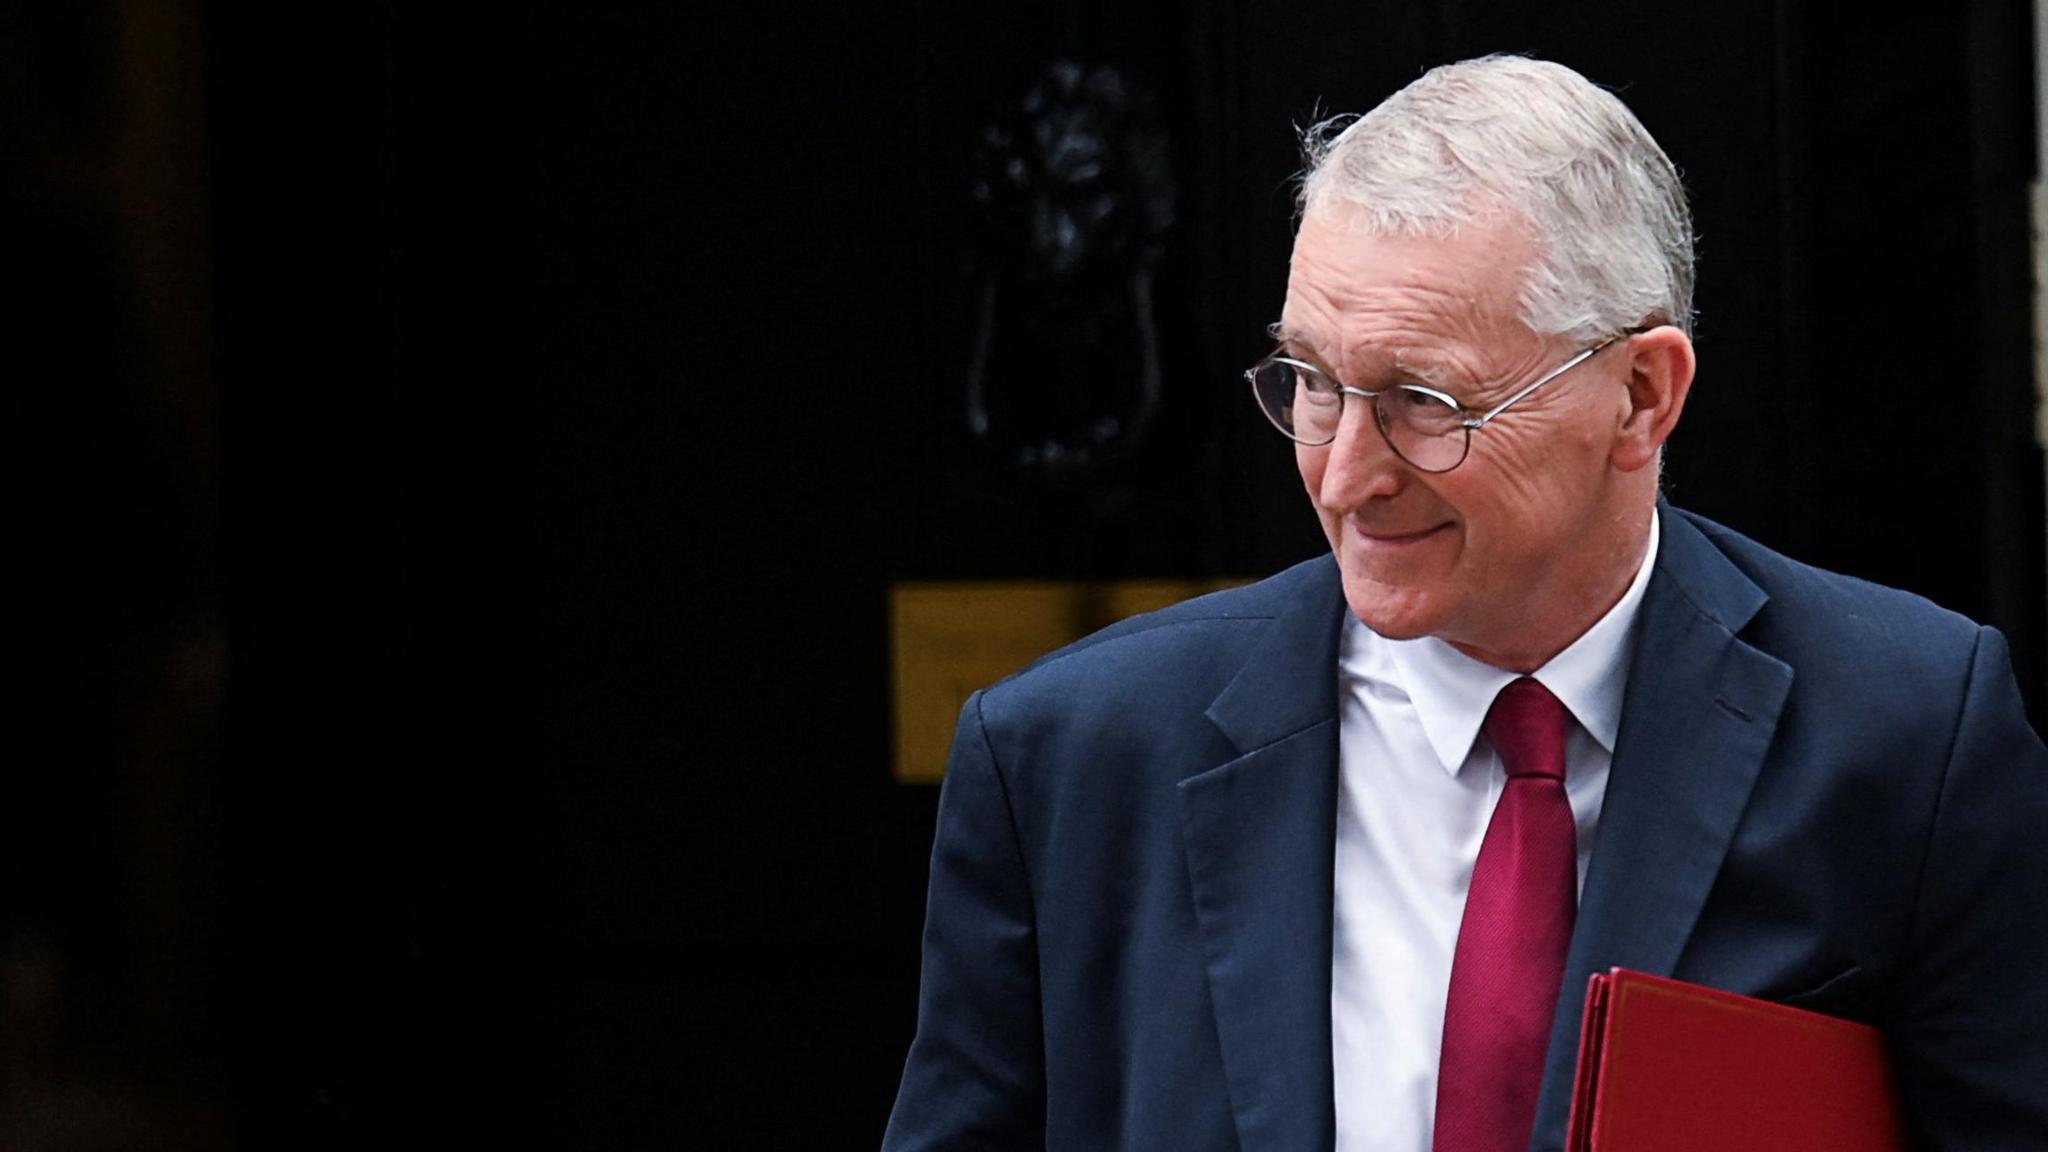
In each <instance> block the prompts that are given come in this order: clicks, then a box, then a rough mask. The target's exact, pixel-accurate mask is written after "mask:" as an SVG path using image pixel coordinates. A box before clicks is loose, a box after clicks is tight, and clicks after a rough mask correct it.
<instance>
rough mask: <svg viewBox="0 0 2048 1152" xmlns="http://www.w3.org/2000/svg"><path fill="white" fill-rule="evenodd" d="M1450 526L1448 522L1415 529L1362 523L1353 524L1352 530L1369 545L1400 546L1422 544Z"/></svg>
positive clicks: (1374, 546) (1375, 546)
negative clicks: (1365, 525) (1367, 525)
mask: <svg viewBox="0 0 2048 1152" xmlns="http://www.w3.org/2000/svg"><path fill="white" fill-rule="evenodd" d="M1450 527H1451V525H1450V524H1449V523H1448V522H1446V523H1442V524H1431V525H1429V526H1427V527H1423V528H1413V529H1403V528H1392V527H1379V526H1374V527H1371V528H1367V527H1364V526H1362V525H1353V526H1352V529H1351V531H1352V534H1353V535H1354V536H1356V537H1357V538H1358V540H1359V542H1360V543H1362V544H1364V545H1366V546H1367V547H1372V548H1400V547H1405V546H1407V545H1411V544H1420V543H1422V542H1423V541H1425V540H1429V539H1432V538H1434V537H1435V536H1436V535H1437V534H1438V533H1440V532H1447V531H1449V530H1450Z"/></svg>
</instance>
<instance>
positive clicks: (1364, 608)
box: [1344, 581, 1438, 640]
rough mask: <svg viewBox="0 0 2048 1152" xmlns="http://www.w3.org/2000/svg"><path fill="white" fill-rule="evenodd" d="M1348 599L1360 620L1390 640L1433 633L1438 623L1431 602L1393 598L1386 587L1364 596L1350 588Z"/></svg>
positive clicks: (1346, 594)
mask: <svg viewBox="0 0 2048 1152" xmlns="http://www.w3.org/2000/svg"><path fill="white" fill-rule="evenodd" d="M1348 583H1349V582H1348V581H1347V584H1348ZM1344 601H1345V603H1346V604H1347V605H1349V606H1350V608H1351V614H1352V615H1353V616H1356V617H1358V622H1359V623H1361V624H1363V625H1365V626H1366V627H1367V628H1370V629H1372V630H1373V631H1374V632H1376V633H1378V634H1379V635H1381V636H1384V637H1386V638H1387V639H1389V640H1416V639H1420V638H1421V637H1424V636H1428V635H1431V634H1432V633H1433V632H1434V631H1435V630H1436V626H1437V623H1438V621H1437V618H1436V617H1437V613H1436V612H1434V611H1433V610H1432V606H1431V605H1428V604H1424V603H1418V602H1416V601H1415V600H1413V599H1410V598H1407V597H1389V596H1388V595H1387V594H1386V592H1385V590H1383V589H1374V590H1373V591H1372V592H1371V593H1370V594H1367V595H1361V594H1358V593H1354V592H1353V591H1352V590H1351V589H1350V588H1349V587H1347V588H1346V589H1345V591H1344Z"/></svg>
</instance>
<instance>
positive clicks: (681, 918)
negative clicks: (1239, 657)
mask: <svg viewBox="0 0 2048 1152" xmlns="http://www.w3.org/2000/svg"><path fill="white" fill-rule="evenodd" d="M2030 17H2031V13H2030V11H2029V10H2028V8H2027V6H2026V5H2024V4H2021V3H1988V2H1979V3H1966V4H1959V5H1933V4H1928V5H1922V6H1917V7H1901V8H1897V9H1892V8H1888V7H1882V6H1878V7H1873V6H1868V5H1857V6H1845V7H1841V8H1839V9H1837V8H1835V7H1833V6H1830V5H1826V4H1820V3H1815V2H1796V0H1783V2H1779V3H1763V2H1753V3H1744V2H1733V3H1725V4H1719V5H1713V6H1693V5H1686V6H1679V5H1665V6H1656V5H1652V6H1644V5H1640V4H1624V3H1619V2H1604V3H1585V4H1576V5H1552V6H1546V7H1542V8H1533V7H1532V8H1529V9H1528V10H1526V11H1517V10H1514V9H1510V8H1509V7H1508V6H1506V5H1501V6H1498V9H1497V8H1496V6H1494V5H1483V4H1463V3H1445V4H1428V3H1386V4H1378V5H1359V4H1336V3H1328V2H1307V0H1290V2H1285V3H1267V4H1257V5H1254V4H1251V3H1249V2H1246V0H1238V2H1223V0H1181V2H1167V0H1156V2H1150V3H1147V2H1144V0H1123V2H1119V3H1113V4H1094V5H1084V4H1078V3H1073V4H1065V5H1061V4H1052V5H1023V4H1005V3H997V4H987V5H953V4H940V3H930V2H923V3H881V4H869V5H857V6H849V7H845V8H840V9H834V8H828V7H826V6H823V5H817V4H778V3H773V2H762V3H753V4H749V5H746V6H744V7H735V8H733V9H730V10H725V11H709V12H707V11H704V10H698V9H690V8H688V7H687V6H684V5H656V4H610V5H589V6H567V5H562V6H548V5H538V6H532V7H528V8H504V9H489V10H484V11H481V12H479V13H477V14H467V13H453V12H448V11H445V10H434V9H431V8H429V7H427V6H420V5H401V4H396V3H355V4H319V5H274V4H259V3H253V2H247V0H244V2H234V0H218V2H215V3H211V4H205V5H201V4H199V3H197V2H196V0H163V2H160V3H140V2H117V0H95V2H88V3H66V4H55V3H51V4H41V5H29V6H27V7H19V6H10V7H8V8H7V9H5V10H4V11H0V209H4V211H0V239H4V249H0V293H4V296H0V300H4V307H5V311H4V313H0V315H4V317H5V328H4V333H5V337H6V339H5V344H4V349H5V351H4V352H0V357H4V361H0V362H4V363H5V364H6V369H7V370H6V376H5V379H6V385H7V386H6V388H5V395H6V396H7V399H8V408H7V418H6V420H5V421H4V422H0V435H4V437H5V440H4V451H0V463H4V466H5V467H6V469H7V480H8V484H7V486H6V498H5V501H4V505H0V506H4V508H5V514H6V521H5V529H6V534H7V535H6V539H7V543H8V545H9V549H8V553H7V555H8V557H9V559H10V560H11V563H10V564H9V565H8V567H9V569H10V572H11V575H12V577H13V579H12V580H10V581H9V582H8V584H9V586H11V587H13V588H14V591H13V592H12V593H10V594H9V595H10V597H11V599H12V601H13V607H14V611H13V612H12V613H10V615H9V621H8V626H7V627H6V628H5V629H4V630H0V635H4V636H5V637H6V638H7V640H8V641H9V645H8V646H9V651H10V656H11V659H10V660H9V661H8V662H7V665H6V669H7V670H6V672H5V673H4V675H5V678H6V679H5V688H4V696H0V698H4V707H5V712H4V714H0V724H4V728H0V731H4V732H5V733H6V737H5V740H4V742H0V769H4V771H0V1148H168V1149H216V1148H229V1147H237V1148H257V1149H269V1148H293V1149H299V1148H393V1147H413V1146H420V1147H428V1146H447V1145H456V1146H463V1145H471V1144H481V1143H482V1142H484V1141H486V1140H489V1141H495V1142H500V1143H503V1144H506V1145H509V1146H517V1147H523V1146H544V1147H559V1148H576V1149H584V1148H589V1149H630V1148H665V1147H673V1146H676V1145H678V1144H688V1143H693V1142H700V1141H703V1140H705V1139H706V1138H710V1139H711V1140H712V1141H713V1143H715V1144H720V1145H724V1146H737V1147H797V1146H802V1147H838V1146H856V1147H858V1146H872V1145H873V1144H874V1143H875V1142H876V1141H877V1140H878V1139H879V1137H880V1133H881V1128H882V1125H883V1122H884V1120H885V1118H886V1115H887V1110H888V1106H889V1101H890V1096H891V1093H892V1090H893V1087H894V1081H895V1077H896V1075H897V1072H898V1070H899V1068H900V1064H901V1059H902V1055H903V1050H904V1047H905V1045H906V1044H907V1042H908V1040H909V1036H910V1032H911V1029H912V1026H913V1013H914V1005H915V991H916V975H917V936H918V928H919V920H920V916H921V906H922V899H923V885H924V867H925V857H926V853H927V852H928V849H929V844H930V834H931V827H932V819H933V813H934V805H935V802H936V791H935V790H934V789H931V788H928V787H921V786H907V785H899V784H896V783H894V782H893V781H892V780H891V778H890V772H889V749H890V730H889V723H890V722H889V715H890V703H891V697H890V686H889V667H888V649H887V639H888V619H887V592H888V588H889V586H890V585H891V583H892V582H896V581H902V580H913V579H916V580H932V579H948V578H1022V577H1046V578H1114V577H1126V576H1168V577H1186V578H1205V577H1215V576H1246V575H1256V574H1260V573H1264V572H1268V571H1271V570H1273V569H1276V568H1278V567H1280V566H1282V565H1284V564H1287V563H1289V562H1292V561H1294V560H1297V559H1300V558H1303V557H1306V556H1308V555H1311V554H1313V553H1314V552H1315V551H1317V550H1318V548H1319V547H1320V537H1319V535H1318V533H1317V530H1316V527H1315V523H1314V520H1313V518H1312V517H1311V516H1310V515H1309V514H1308V510H1307V509H1306V507H1304V501H1303V499H1302V497H1301V496H1300V494H1299V488H1298V483H1299V481H1298V480H1297V479H1296V478H1295V476H1294V474H1293V471H1292V467H1291V457H1290V455H1289V453H1288V452H1287V451H1286V450H1285V447H1284V445H1283V444H1282V443H1281V442H1280V441H1279V440H1278V438H1277V437H1275V436H1273V434H1272V433H1271V432H1270V431H1269V430H1268V429H1267V428H1265V427H1264V426H1263V424H1262V423H1261V422H1260V420H1259V418H1258V416H1257V415H1256V413H1255V412H1254V411H1253V410H1252V408H1251V406H1250V404H1249V403H1248V401H1247V399H1246V398H1245V397H1243V396H1242V395H1241V394H1240V392H1241V387H1242V386H1241V383H1240V382H1239V380H1238V377H1237V372H1238V371H1239V370H1240V369H1241V368H1242V367H1243V365H1244V364H1246V363H1248V362H1249V361H1250V360H1252V359H1254V358H1255V357H1256V356H1257V355H1258V354H1259V353H1260V352H1261V351H1263V348H1262V344H1263V339H1264V338H1263V336H1262V333H1261V329H1262V326H1263V325H1264V324H1265V323H1266V322H1267V321H1269V320H1270V319H1272V318H1273V314H1274V312H1275V311H1276V309H1277V305H1278V302H1279V299H1280V291H1281V287H1282V284H1283V283H1284V278H1285V262H1286V255H1287V249H1288V242H1289V233H1290V226H1291V222H1290V213H1291V187H1290V185H1289V183H1288V178H1289V177H1290V175H1291V174H1292V173H1293V171H1294V167H1295V155H1294V144H1293V138H1292V129H1293V126H1295V125H1297V124H1300V123H1304V122H1306V121H1308V120H1310V119H1312V118H1313V117H1314V116H1315V115H1316V114H1317V109H1321V110H1323V111H1326V112H1327V111H1343V110H1356V111H1362V110H1364V109H1366V108H1369V107H1370V106H1372V105H1373V104H1374V103H1376V102H1377V101H1378V100H1380V99H1381V98H1383V97H1384V96H1385V95H1387V94H1388V93H1390V92H1392V91H1393V90H1394V89H1396V88H1398V87H1399V86H1400V85H1401V84H1403V83H1405V82H1406V81H1407V80H1408V79H1411V78H1412V77H1413V76H1414V75H1416V74H1417V73H1418V72H1419V70H1420V69H1422V68H1423V67H1425V66H1427V65H1429V64H1432V63H1438V62H1443V61H1448V60H1452V59H1457V58H1460V57H1464V56H1469V55H1473V54H1477V53H1479V52H1483V51H1491V50H1519V51H1528V52H1532V53H1535V54H1539V55H1544V56H1549V57H1552V58H1555V59H1559V60H1561V61H1563V62H1565V63H1568V64H1571V65H1573V66H1574V67H1577V68H1579V69H1580V70H1581V71H1583V72H1585V73H1586V74H1587V75H1589V76H1591V77H1593V78H1594V79H1596V80H1599V81H1601V82H1603V83H1606V84H1608V85H1610V86H1613V87H1616V88H1617V89H1619V90H1620V91H1621V93H1622V95H1623V97H1624V99H1626V100H1627V101H1628V102H1629V104H1630V106H1631V107H1633V108H1634V109H1635V110H1636V112H1637V113H1638V114H1639V115H1640V116H1641V117H1642V118H1643V120H1644V121H1645V123H1646V124H1647V125H1648V126H1649V127H1650V129H1651V131H1652V132H1653V133H1654V134H1655V135H1656V136H1657V137H1658V139H1659V140H1660V141H1661V142H1662V143H1663V144H1664V145H1665V147H1666V149H1667V150H1668V151H1669V152H1670V154H1671V155H1672V156H1673V158H1674V159H1675V160H1676V161H1677V162H1678V164H1679V165H1680V167H1681V168H1682V169H1683V170H1684V171H1685V173H1686V177H1687V183H1688V186H1689V187H1690V189H1691V191H1692V194H1693V198H1694V207H1695V212H1696V217H1697V224H1698V230H1699V234H1700V252H1701V261H1700V291H1699V300H1698V304H1699V309H1700V314H1701V318H1700V323H1699V327H1698V332H1697V343H1698V349H1699V355H1700V363H1701V372H1700V377H1699V381H1698V386H1697V387H1696V389H1695V391H1694V393H1693V398H1692V401H1691V404H1690V406H1689V408H1688V411H1687V415H1686V420H1685V423H1684V426H1683V428H1682V429H1681V431H1680V433H1679V436H1678V439H1677V441H1676V442H1675V445H1674V447H1673V448H1672V450H1671V452H1670V454H1669V465H1668V471H1667V479H1668V487H1669V489H1670V492H1671V494H1672V497H1673V499H1674V500H1675V501H1677V502H1679V503H1681V504H1684V505H1686V506H1688V507H1690V508H1693V509H1695V510H1698V511H1701V512H1704V513H1707V514H1708V515H1711V516H1714V517H1717V518H1719V519H1722V520H1724V521H1726V522H1728V523H1730V524H1732V525H1734V526H1736V527H1738V528H1740V529H1742V530H1744V531H1746V532H1748V533H1750V534H1752V535H1754V536H1756V537H1758V538H1760V539H1761V540H1763V541H1765V542H1766V543H1768V544H1771V545H1773V546H1775V547H1778V548H1780V549H1783V550H1785V551H1787V552H1789V553H1791V554H1793V555H1795V556H1798V557H1800V558H1803V559H1806V560H1810V561H1813V562H1815V563H1819V564H1822V565H1824V566H1827V567H1831V568H1836V569H1840V570H1844V571H1849V572H1853V573H1856V574H1858V575H1861V576H1865V577H1868V578H1871V579H1875V580H1879V581H1883V582H1886V583H1892V584H1898V585H1902V586H1905V587H1908V588H1912V589H1915V590H1917V591H1920V592H1922V593H1924V594H1926V595H1928V596H1930V597H1932V598H1934V599H1935V600H1937V601H1939V602H1941V603H1943V604H1946V605H1949V606H1951V607H1954V608H1956V609H1958V610H1961V611H1963V612H1966V613H1969V614H1970V615H1972V616H1975V617H1977V618H1979V619H1982V620H1985V621H1987V622H1989V623H1993V624H1996V625H1998V626H1999V627H2001V628H2003V629H2004V630H2005V631H2006V633H2007V635H2008V637H2009V638H2010V639H2011V641H2012V643H2013V649H2014V654H2015V658H2016V661H2017V663H2018V665H2019V671H2020V675H2021V679H2022V683H2023V687H2024V688H2025V689H2026V690H2027V691H2028V692H2029V694H2030V696H2031V698H2032V700H2033V702H2034V704H2035V706H2036V709H2037V711H2036V716H2037V719H2038V717H2039V716H2040V712H2039V708H2040V707H2041V704H2042V701H2043V699H2044V697H2048V655H2044V650H2048V620H2044V616H2048V592H2044V579H2043V571H2042V569H2043V556H2044V552H2048V530H2044V524H2043V511H2042V504H2043V500H2042V491H2043V478H2044V477H2043V464H2042V457H2041V453H2040V450H2039V449H2038V448H2037V447H2036V446H2035V445H2034V443H2033V439H2032V434H2031V419H2032V411H2031V387H2032V385H2031V360H2030V350H2029V335H2028V333H2029V323H2030V321H2029V315H2030V313H2029V307H2030V304H2029V301H2030V295H2029V294H2030V290H2031V288H2030V264H2029V260H2030V249H2029V245H2030V239H2029V232H2028V220H2027V201H2026V193H2027V182H2028V180H2029V179H2030V178H2031V176H2032V174H2033V170H2034V165H2035V158H2034V155H2033V139H2034V137H2033V133H2034V124H2033V111H2032V101H2033V88H2032V85H2033V79H2032V67H2033V65H2032V61H2031V51H2030V45H2031V25H2030ZM1062 56H1064V57H1069V58H1073V59H1077V60H1081V61H1084V62H1087V63H1091V64H1096V63H1102V64H1110V65H1114V66H1115V67H1117V68H1118V69H1119V70H1120V71H1121V73H1122V74H1123V75H1124V76H1125V77H1126V78H1127V79H1128V80H1129V81H1130V82H1131V83H1132V85H1133V86H1134V87H1135V88H1136V89H1141V90H1144V91H1147V92H1150V93H1151V94H1152V96H1153V98H1154V100H1155V102H1156V109H1157V114H1158V118H1159V121H1160V123H1161V125H1162V126H1163V131H1164V133H1165V137H1166V141H1167V155H1168V157H1169V161H1170V167H1171V170H1172V173H1173V176H1174V179H1175V181H1176V183H1177V185H1178V188H1179V196H1178V198H1177V201H1176V212H1175V219H1174V223H1173V226H1172V229H1171V230H1170V231H1169V232H1168V234H1167V236H1166V241H1165V245H1164V248H1163V250H1162V253H1161V257H1160V261H1159V264H1158V280H1157V283H1156V295H1155V301H1156V304H1157V308H1158V325H1157V342H1158V352H1159V362H1160V363H1161V365H1162V367H1163V378H1164V381H1165V384H1166V391H1165V399H1164V401H1163V404H1162V407H1161V409H1160V411H1159V414H1158V419H1157V421H1156V422H1155V424H1154V426H1153V432H1152V435H1151V436H1150V438H1149V439H1148V440H1147V441H1146V442H1145V443H1144V444H1143V445H1142V447H1140V448H1139V449H1138V450H1137V451H1136V452H1135V453H1134V454H1132V455H1131V456H1130V457H1129V458H1128V459H1125V460H1123V461H1121V462H1120V463H1118V464H1116V465H1114V466H1112V467H1109V468H1107V469H1105V470H1103V471H1100V472H1097V473H1094V474H1090V475H1087V476H1084V477H1080V478H1073V477H1067V478H1061V479H1057V480H1054V479H1049V478H1047V477H1045V476H1042V475H1038V474H1034V473H1031V472H1028V471H1023V470H1019V469H1017V468H1014V467H1010V466H1008V465H1006V464H1005V463H1004V462H1003V460H1002V458H1001V457H1000V456H998V455H992V454H990V453H989V452H986V451H981V450H978V449H977V448H976V446H975V444H974V442H973V441H972V440H971V439H970V437H969V436H968V435H967V433H966V431H965V428H966V425H965V421H964V419H963V415H962V413H963V399H962V397H963V387H964V380H965V378H966V366H967V363H968V360H969V353H970V344H971V339H970V332H971V330H972V326H973V319H974V297H973V294H972V290H971V289H972V285H973V283H974V280H973V276H972V274H971V272H972V270H973V269H975V268H986V263H985V262H984V263H981V264H977V263H976V262H975V261H976V260H977V253H978V252H979V251H981V249H979V248H977V246H976V242H975V235H976V234H975V232H974V225H975V220H976V216H975V214H974V209H973V207H972V203H971V200H970V198H969V196H968V191H967V190H968V187H969V184H970V182H971V178H972V175H973V172H974V164H973V150H974V146H975V141H976V140H977V138H978V134H979V133H980V131H981V129H982V128H983V126H984V125H986V124H987V123H989V122H990V121H991V120H992V119H994V118H996V117H997V116H999V115H1000V114H1002V113H1003V111H1004V109H1005V108H1007V107H1009V106H1010V105H1011V104H1012V103H1013V102H1014V101H1015V100H1016V98H1017V96H1018V94H1019V93H1020V92H1021V91H1022V89H1023V88H1024V86H1025V85H1027V84H1028V83H1029V82H1030V81H1031V80H1032V78H1033V77H1035V76H1037V75H1038V74H1039V73H1040V71H1041V69H1042V68H1043V67H1044V65H1045V64H1046V63H1047V62H1048V61H1050V60H1052V59H1054V58H1056V57H1062ZM1000 384H1001V386H1002V387H1005V388H1011V389H1017V388H1025V387H1029V386H1032V385H1033V384H1034V381H1032V380H1030V379H1028V378H1023V377H1022V376H1021V375H1020V374H1018V373H1015V372H1011V373H1009V374H1007V375H1002V376H1001V377H1000ZM769 396H772V397H774V398H775V399H774V402H773V405H772V412H773V414H774V415H773V420H772V422H770V421H769V420H767V419H765V418H764V417H763V415H762V413H763V411H764V410H767V409H769V407H770V406H769V405H768V404H767V403H766V402H764V400H763V399H762V397H769Z"/></svg>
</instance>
